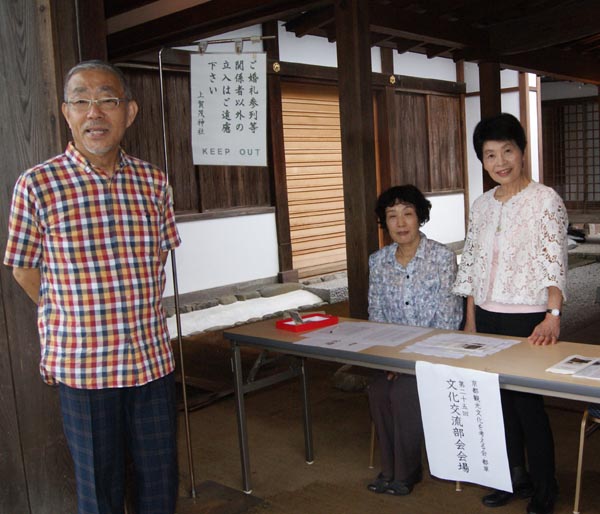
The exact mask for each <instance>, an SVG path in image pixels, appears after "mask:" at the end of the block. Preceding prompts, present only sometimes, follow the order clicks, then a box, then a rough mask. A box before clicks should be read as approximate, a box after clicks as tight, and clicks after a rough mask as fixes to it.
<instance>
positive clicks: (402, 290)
mask: <svg viewBox="0 0 600 514" xmlns="http://www.w3.org/2000/svg"><path fill="white" fill-rule="evenodd" d="M430 209H431V204H430V203H429V201H428V200H427V199H426V198H425V197H424V196H423V194H422V193H421V191H419V190H418V189H417V188H416V187H415V186H411V185H405V186H396V187H392V188H390V189H388V190H387V191H385V192H384V193H382V194H381V196H380V197H379V199H378V201H377V208H376V213H377V216H378V218H379V223H380V225H381V226H382V227H383V228H384V229H385V230H387V232H388V233H389V235H390V237H391V239H392V241H393V243H392V244H390V245H388V246H386V247H384V248H382V249H381V250H379V251H377V252H375V253H374V254H373V255H371V257H370V258H369V319H370V320H371V321H379V322H382V323H398V324H401V325H413V326H419V327H433V328H446V329H457V328H458V327H459V325H460V322H461V320H462V300H461V298H459V297H458V296H456V295H454V294H452V285H453V284H454V279H455V277H456V268H457V266H456V256H455V255H454V253H453V252H452V251H451V250H449V249H448V248H446V247H445V246H444V245H443V244H441V243H438V242H437V241H433V240H431V239H427V237H425V234H423V233H422V232H421V231H420V230H419V227H421V226H422V225H423V224H424V223H425V222H427V221H428V220H429V211H430ZM368 392H369V404H370V408H371V416H372V418H373V422H374V423H375V429H376V432H377V437H378V440H379V448H380V451H381V473H380V474H379V476H378V477H377V478H376V479H375V480H374V481H373V482H372V483H370V484H369V485H368V489H369V490H370V491H373V492H375V493H388V494H394V495H406V494H410V492H411V491H412V489H413V486H414V485H415V484H416V483H418V482H419V481H420V480H421V441H422V439H423V429H422V422H421V410H420V407H419V397H418V393H417V383H416V379H415V377H414V376H413V375H402V374H395V373H389V372H385V373H382V374H381V375H380V376H379V377H378V378H377V379H376V380H374V381H373V383H372V384H371V385H370V386H369V389H368Z"/></svg>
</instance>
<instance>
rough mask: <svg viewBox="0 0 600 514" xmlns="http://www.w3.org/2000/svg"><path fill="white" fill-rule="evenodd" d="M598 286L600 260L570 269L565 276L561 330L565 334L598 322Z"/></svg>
mask: <svg viewBox="0 0 600 514" xmlns="http://www.w3.org/2000/svg"><path fill="white" fill-rule="evenodd" d="M599 287H600V262H594V263H592V264H587V265H585V266H578V267H576V268H574V269H570V270H569V273H568V276H567V302H566V303H565V305H564V309H563V311H564V312H563V317H562V320H561V321H562V323H561V325H562V326H561V331H562V333H563V334H565V335H567V334H568V332H570V331H575V330H577V329H580V328H581V327H583V326H585V325H588V324H591V323H599V322H600V304H598V303H596V290H597V289H598V288H599Z"/></svg>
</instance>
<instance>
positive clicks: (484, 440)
mask: <svg viewBox="0 0 600 514" xmlns="http://www.w3.org/2000/svg"><path fill="white" fill-rule="evenodd" d="M415 369H416V374H417V384H418V387H419V402H420V404H421V415H422V418H423V431H424V433H425V446H426V448H427V458H428V460H429V469H430V471H431V474H432V475H435V476H436V477H439V478H442V479H446V480H458V481H461V482H472V483H475V484H480V485H484V486H488V487H492V488H494V489H502V490H504V491H512V484H511V479H510V469H509V465H508V457H507V454H506V442H505V440H504V422H503V417H502V405H501V403H500V386H499V382H498V375H497V374H495V373H486V372H483V371H474V370H470V369H465V368H457V367H453V366H445V365H443V364H431V363H428V362H422V361H417V363H416V368H415Z"/></svg>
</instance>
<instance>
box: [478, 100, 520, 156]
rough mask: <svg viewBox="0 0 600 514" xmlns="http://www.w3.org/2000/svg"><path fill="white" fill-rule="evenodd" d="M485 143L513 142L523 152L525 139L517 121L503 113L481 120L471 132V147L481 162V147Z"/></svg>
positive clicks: (510, 115)
mask: <svg viewBox="0 0 600 514" xmlns="http://www.w3.org/2000/svg"><path fill="white" fill-rule="evenodd" d="M486 141H513V142H514V143H515V144H516V145H517V146H518V147H519V148H520V149H521V152H525V147H526V146H527V137H526V136H525V131H524V130H523V127H522V125H521V123H520V122H519V120H518V119H517V118H515V117H514V116H513V115H512V114H508V113H505V112H503V113H502V114H498V115H497V116H492V117H491V118H484V119H483V120H481V121H480V122H479V123H478V124H477V126H476V127H475V130H474V132H473V146H474V147H475V153H476V154H477V158H478V159H479V160H480V161H482V162H483V145H484V143H485V142H486Z"/></svg>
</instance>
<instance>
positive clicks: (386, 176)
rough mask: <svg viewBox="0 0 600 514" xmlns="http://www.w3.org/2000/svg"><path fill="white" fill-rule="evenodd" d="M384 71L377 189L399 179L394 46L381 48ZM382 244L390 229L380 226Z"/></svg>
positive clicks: (379, 95)
mask: <svg viewBox="0 0 600 514" xmlns="http://www.w3.org/2000/svg"><path fill="white" fill-rule="evenodd" d="M380 52H381V72H382V73H383V74H385V75H387V76H388V77H389V79H388V83H387V86H386V87H385V88H384V89H383V90H381V91H378V92H377V102H376V107H377V111H376V120H377V121H376V139H377V160H376V162H377V163H378V167H377V193H378V194H380V193H382V192H383V191H385V190H387V189H389V188H390V187H392V186H397V185H400V184H398V183H397V178H396V179H394V178H392V177H398V170H397V169H396V168H397V166H398V160H397V158H394V152H393V151H392V144H393V143H392V142H393V141H396V140H397V139H396V138H397V137H398V136H397V133H398V118H397V111H396V107H395V102H396V86H395V83H396V81H395V77H394V55H393V50H392V49H391V48H381V49H380ZM378 241H379V247H380V248H381V247H383V246H385V245H388V244H390V243H391V242H392V239H391V238H390V235H389V233H388V231H387V230H383V229H381V228H379V229H378Z"/></svg>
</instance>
